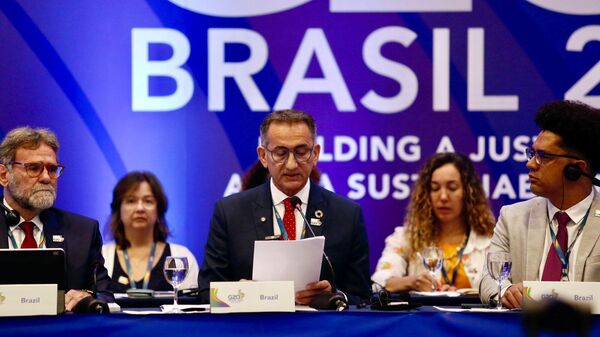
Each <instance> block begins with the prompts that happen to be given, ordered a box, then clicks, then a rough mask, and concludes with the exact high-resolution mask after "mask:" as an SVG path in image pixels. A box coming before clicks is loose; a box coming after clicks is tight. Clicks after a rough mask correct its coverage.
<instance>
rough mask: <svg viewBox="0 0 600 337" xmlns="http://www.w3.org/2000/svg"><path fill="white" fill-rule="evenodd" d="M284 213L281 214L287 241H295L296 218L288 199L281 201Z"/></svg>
mask: <svg viewBox="0 0 600 337" xmlns="http://www.w3.org/2000/svg"><path fill="white" fill-rule="evenodd" d="M283 205H284V206H285V213H283V226H284V227H285V231H286V232H287V235H288V240H296V216H294V208H293V207H292V203H291V201H290V198H287V199H285V200H284V201H283Z"/></svg>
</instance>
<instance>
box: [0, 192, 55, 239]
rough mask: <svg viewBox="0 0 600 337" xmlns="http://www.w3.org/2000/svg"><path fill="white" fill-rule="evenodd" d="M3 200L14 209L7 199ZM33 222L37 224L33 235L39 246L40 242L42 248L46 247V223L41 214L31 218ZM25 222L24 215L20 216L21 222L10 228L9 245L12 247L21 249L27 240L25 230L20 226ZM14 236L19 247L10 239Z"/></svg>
mask: <svg viewBox="0 0 600 337" xmlns="http://www.w3.org/2000/svg"><path fill="white" fill-rule="evenodd" d="M2 202H3V203H4V206H6V207H8V208H9V209H10V210H13V208H12V207H10V205H9V204H8V203H6V200H4V199H3V200H2ZM29 221H31V222H33V224H34V225H35V226H34V227H33V237H34V238H35V242H36V243H37V244H38V246H39V245H40V243H42V246H41V247H40V248H44V247H45V246H46V245H45V242H44V240H43V236H44V224H43V223H42V220H40V216H39V215H36V216H35V217H34V218H33V219H31V220H29ZM23 222H25V219H23V217H20V218H19V223H18V224H17V225H15V226H10V227H9V228H8V238H7V240H8V247H9V248H11V249H20V248H21V245H22V244H23V241H24V240H25V231H23V230H22V229H21V227H20V225H21V223H23ZM11 236H12V237H13V238H14V239H15V242H16V243H17V245H18V247H14V245H13V242H12V240H11V239H10V237H11Z"/></svg>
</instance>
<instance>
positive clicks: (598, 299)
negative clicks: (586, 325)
mask: <svg viewBox="0 0 600 337" xmlns="http://www.w3.org/2000/svg"><path fill="white" fill-rule="evenodd" d="M551 299H558V300H561V301H565V302H568V303H571V304H575V305H581V306H585V307H587V308H589V309H590V311H591V313H592V314H600V282H539V281H525V282H523V308H525V309H526V308H527V307H528V306H532V305H535V303H539V302H541V301H544V300H551Z"/></svg>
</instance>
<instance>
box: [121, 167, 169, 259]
mask: <svg viewBox="0 0 600 337" xmlns="http://www.w3.org/2000/svg"><path fill="white" fill-rule="evenodd" d="M143 182H147V183H148V185H150V189H151V190H152V194H153V195H154V199H156V213H157V223H156V224H155V225H154V241H158V242H165V241H166V240H167V237H168V236H169V227H168V226H167V220H166V219H165V213H166V212H167V208H168V207H169V204H168V201H167V196H166V195H165V191H164V189H163V187H162V185H161V184H160V181H158V178H156V176H155V175H154V174H153V173H151V172H140V171H133V172H130V173H128V174H127V175H125V176H124V177H123V178H121V180H119V182H118V183H117V185H116V186H115V189H114V190H113V199H112V202H111V203H110V221H109V228H110V231H111V234H112V236H113V237H114V239H115V242H116V244H117V246H119V247H120V248H127V247H129V246H130V245H131V244H130V243H129V241H128V240H127V238H126V237H125V226H124V225H123V221H122V220H121V204H122V203H123V199H125V197H126V196H127V195H128V194H129V193H131V192H132V191H134V190H135V189H137V188H138V187H139V186H140V184H141V183H143Z"/></svg>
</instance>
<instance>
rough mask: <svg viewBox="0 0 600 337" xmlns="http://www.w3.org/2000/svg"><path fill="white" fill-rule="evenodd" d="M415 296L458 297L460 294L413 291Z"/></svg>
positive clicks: (453, 292) (455, 292)
mask: <svg viewBox="0 0 600 337" xmlns="http://www.w3.org/2000/svg"><path fill="white" fill-rule="evenodd" d="M412 293H413V294H415V295H421V296H432V297H458V296H460V293H459V292H457V291H414V292H412Z"/></svg>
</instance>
